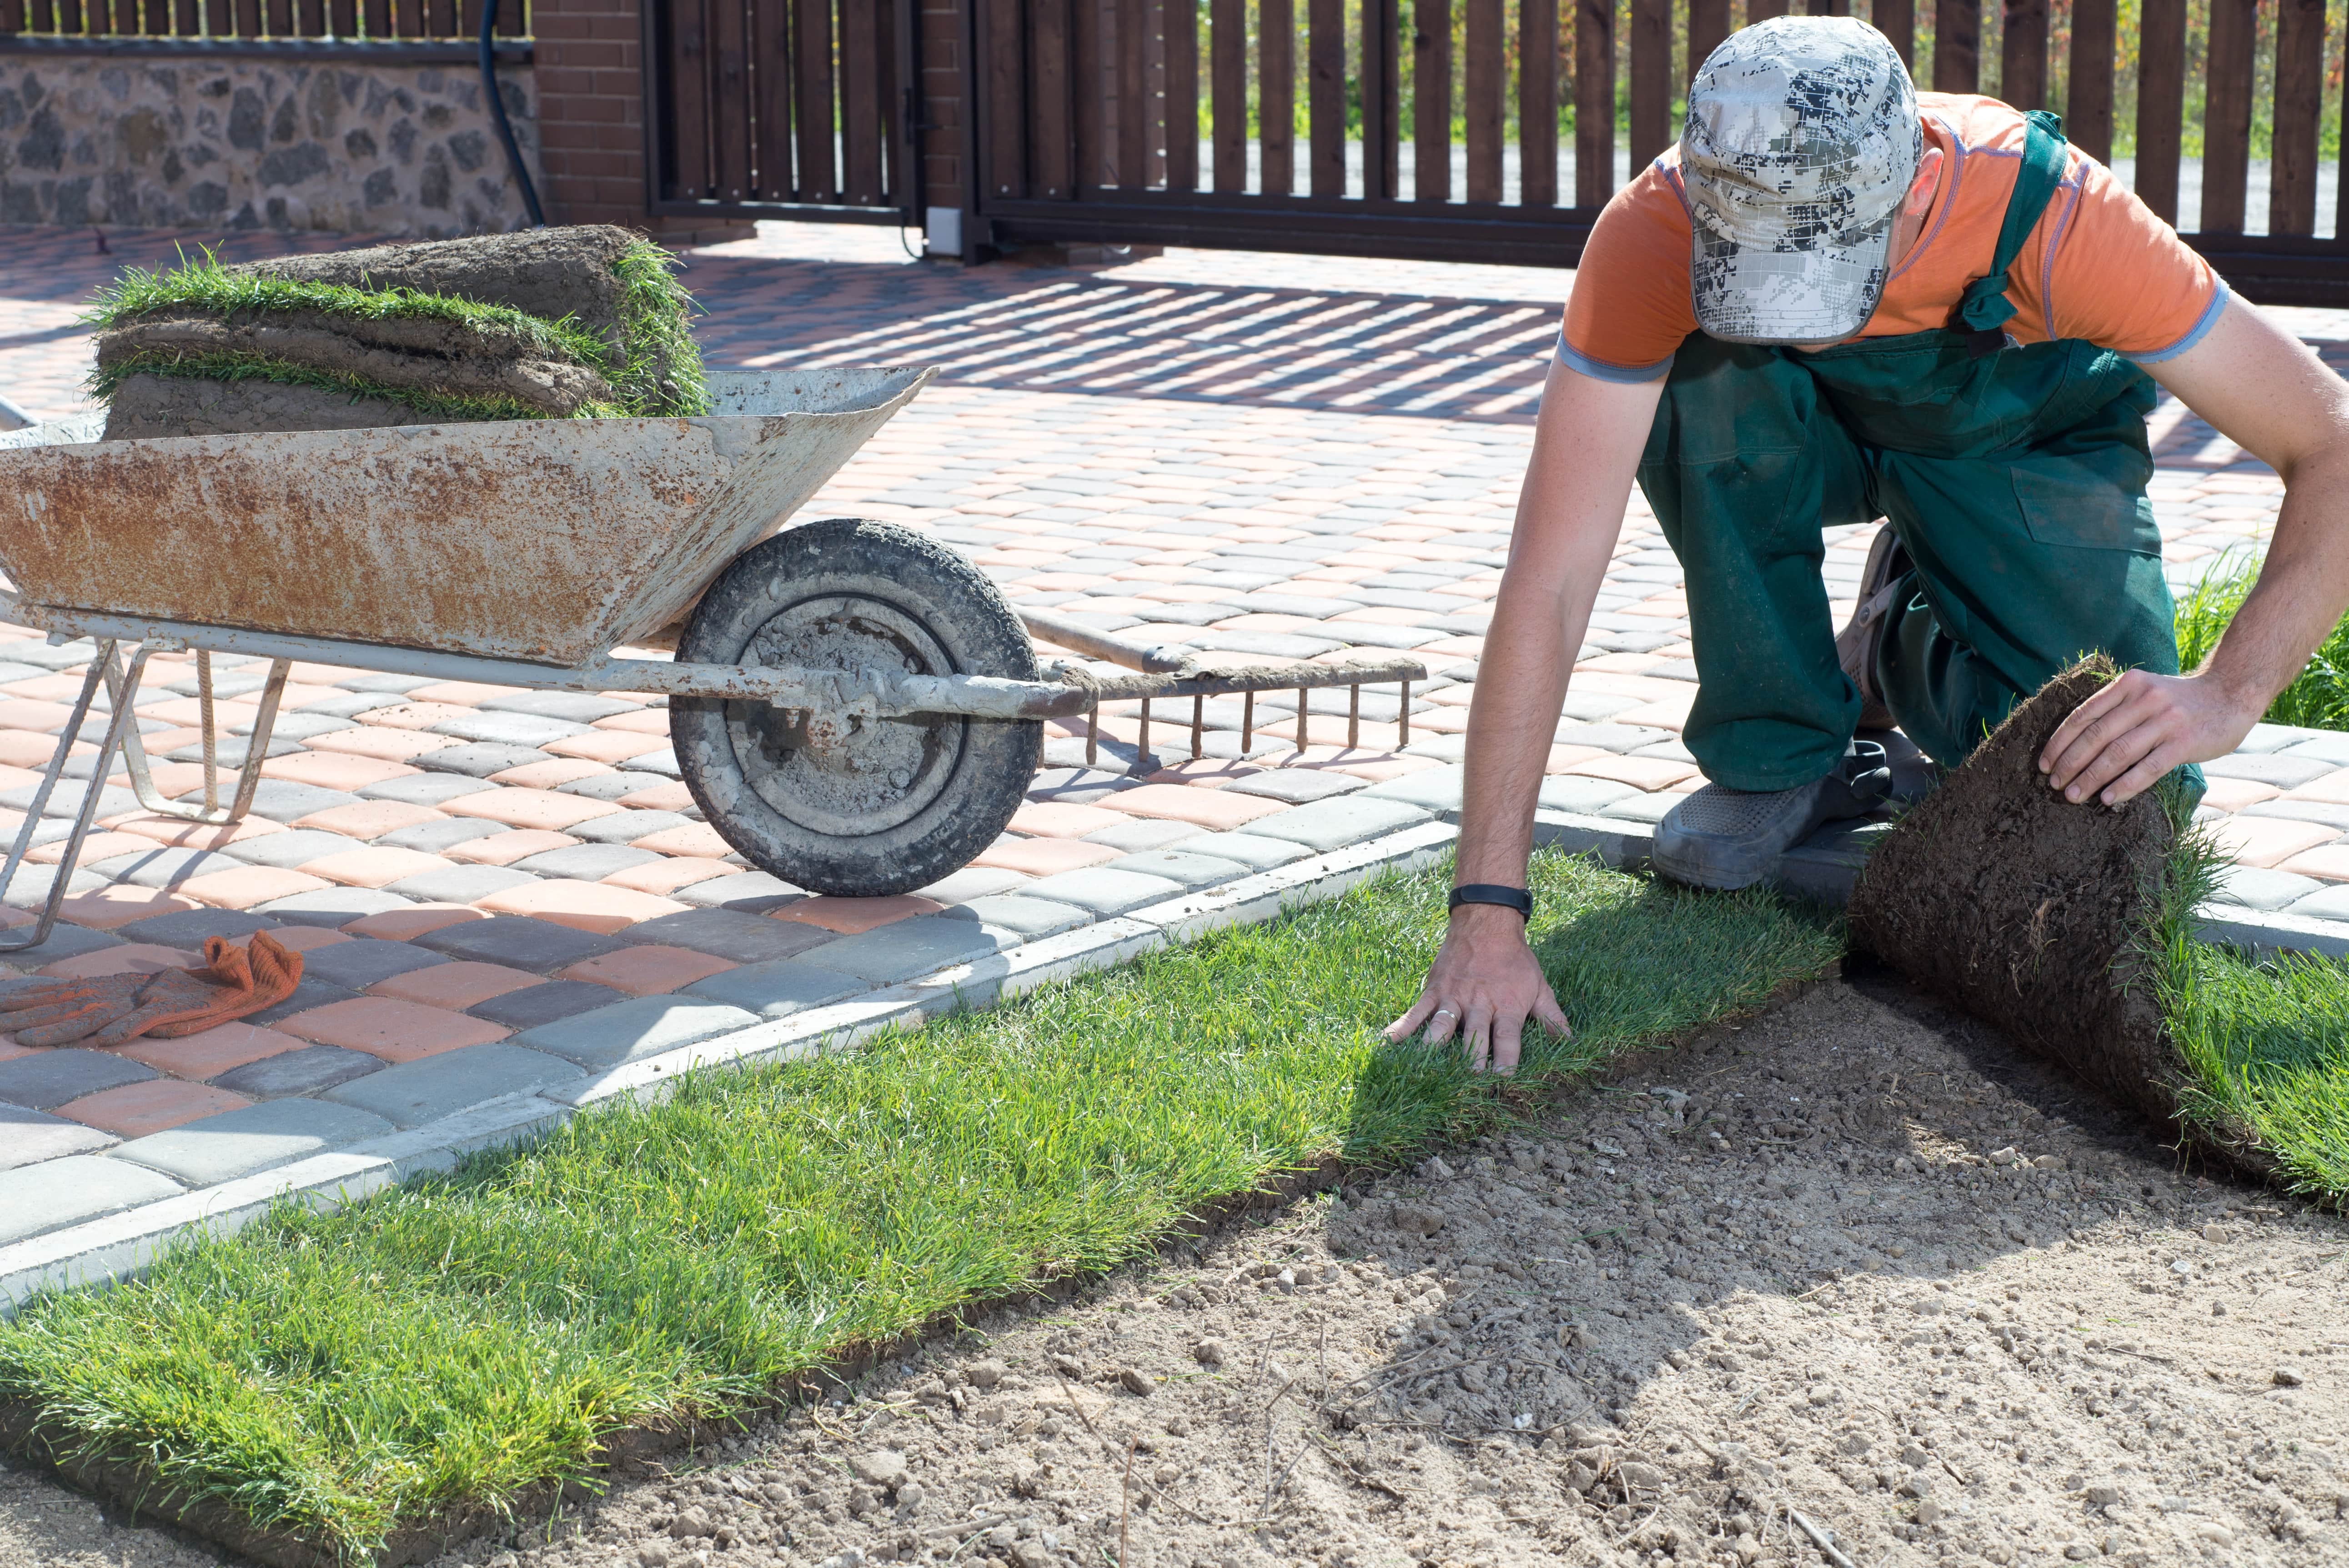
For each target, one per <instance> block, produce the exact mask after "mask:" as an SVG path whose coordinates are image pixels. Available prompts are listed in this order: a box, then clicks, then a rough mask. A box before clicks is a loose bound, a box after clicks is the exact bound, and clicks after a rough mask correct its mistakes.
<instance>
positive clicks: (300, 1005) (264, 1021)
mask: <svg viewBox="0 0 2349 1568" xmlns="http://www.w3.org/2000/svg"><path fill="white" fill-rule="evenodd" d="M356 995H358V992H357V991H356V990H354V989H352V988H351V987H350V986H348V985H334V984H333V983H331V982H329V981H326V980H320V979H318V978H316V977H315V976H314V975H312V974H311V973H310V955H309V954H306V953H305V954H303V955H302V983H301V984H300V985H296V986H295V987H294V994H293V995H291V996H288V997H286V998H285V1000H284V1001H283V1002H280V1003H278V1004H277V1005H276V1006H274V1007H264V1008H262V1009H261V1011H259V1012H257V1013H248V1014H246V1015H245V1016H244V1017H243V1019H242V1020H240V1021H241V1022H243V1023H247V1024H252V1025H255V1026H260V1027H266V1026H269V1025H271V1024H274V1023H276V1022H277V1021H278V1020H279V1019H281V1018H290V1017H292V1016H294V1015H295V1014H296V1013H306V1012H308V1011H309V1010H310V1009H311V1008H313V1007H323V1006H326V1005H327V1004H328V1003H330V1002H347V1001H349V1000H350V999H351V998H352V997H354V996H356Z"/></svg>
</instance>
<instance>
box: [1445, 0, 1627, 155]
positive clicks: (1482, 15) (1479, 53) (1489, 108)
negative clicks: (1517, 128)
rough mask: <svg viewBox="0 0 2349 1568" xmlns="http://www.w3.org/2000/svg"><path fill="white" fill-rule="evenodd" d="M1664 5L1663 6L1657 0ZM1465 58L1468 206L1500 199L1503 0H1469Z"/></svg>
mask: <svg viewBox="0 0 2349 1568" xmlns="http://www.w3.org/2000/svg"><path fill="white" fill-rule="evenodd" d="M1657 3H1659V4H1661V3H1662V0H1657ZM1467 11H1468V15H1467V17H1466V32H1465V36H1464V37H1463V39H1462V44H1463V46H1464V47H1465V48H1466V50H1467V56H1468V57H1467V58H1466V59H1465V60H1464V61H1463V62H1462V64H1463V67H1464V70H1463V73H1462V78H1461V100H1462V101H1461V106H1460V107H1461V110H1462V115H1463V119H1464V120H1465V121H1466V124H1465V128H1464V129H1466V131H1467V140H1468V183H1467V190H1466V194H1467V197H1468V200H1469V201H1499V200H1500V199H1501V122H1502V115H1503V111H1504V109H1505V108H1506V104H1505V103H1504V101H1503V98H1502V96H1501V95H1502V83H1503V82H1504V81H1505V80H1506V77H1507V76H1508V67H1507V65H1506V63H1504V61H1503V60H1502V58H1501V51H1502V47H1503V43H1502V37H1501V0H1467Z"/></svg>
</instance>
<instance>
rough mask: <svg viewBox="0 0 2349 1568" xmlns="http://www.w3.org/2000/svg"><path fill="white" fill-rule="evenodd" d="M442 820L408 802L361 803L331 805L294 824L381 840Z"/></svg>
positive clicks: (358, 837)
mask: <svg viewBox="0 0 2349 1568" xmlns="http://www.w3.org/2000/svg"><path fill="white" fill-rule="evenodd" d="M440 817H441V813H440V812H439V811H436V810H433V809H432V808H431V807H429V806H415V805H410V804H409V802H407V801H405V800H357V801H354V802H353V803H351V804H350V805H347V806H329V807H327V808H326V810H323V811H313V812H311V813H310V814H309V815H308V816H306V817H303V818H301V819H299V820H296V821H295V824H294V825H295V827H297V828H316V829H317V830H319V831H321V832H326V833H340V834H342V835H343V836H344V837H345V838H348V839H379V838H381V837H383V835H384V834H386V833H391V832H397V831H398V830H400V829H402V828H413V827H415V826H416V825H417V824H418V823H419V822H437V821H439V820H440ZM321 874H324V873H321Z"/></svg>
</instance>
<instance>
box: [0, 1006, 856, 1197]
mask: <svg viewBox="0 0 2349 1568" xmlns="http://www.w3.org/2000/svg"><path fill="white" fill-rule="evenodd" d="M843 978H845V976H843ZM850 984H851V985H854V986H855V987H856V988H857V989H858V990H860V991H861V990H863V989H864V982H863V981H861V980H856V981H851V982H850ZM114 1141H115V1137H114V1134H112V1133H110V1132H100V1131H99V1130H98V1129H97V1128H95V1127H84V1126H83V1125H82V1124H81V1123H80V1122H78V1121H67V1119H65V1118H64V1117H61V1116H44V1115H43V1114H42V1113H41V1112H39V1111H37V1110H30V1109H26V1108H25V1107H23V1106H20V1105H0V1171H14V1170H15V1169H16V1167H18V1166H19V1165H37V1164H39V1163H40V1162H41V1161H44V1160H60V1159H63V1158H64V1157H65V1156H67V1155H68V1154H92V1153H95V1152H97V1151H98V1150H101V1149H104V1148H107V1147H108V1146H109V1145H110V1144H112V1143H113V1142H114Z"/></svg>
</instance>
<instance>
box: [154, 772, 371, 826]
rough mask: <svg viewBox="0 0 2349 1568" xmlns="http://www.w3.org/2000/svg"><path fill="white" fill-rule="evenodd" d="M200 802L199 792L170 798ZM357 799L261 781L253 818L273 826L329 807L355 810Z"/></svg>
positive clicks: (332, 791) (343, 792)
mask: <svg viewBox="0 0 2349 1568" xmlns="http://www.w3.org/2000/svg"><path fill="white" fill-rule="evenodd" d="M203 798H204V792H203V791H202V790H201V789H191V790H190V791H188V792H187V793H186V794H184V795H180V796H176V797H174V799H181V800H186V801H190V802H191V803H201V802H202V799H203ZM358 799H359V798H358V797H357V795H354V794H351V793H350V792H348V791H347V790H343V789H319V788H318V787H317V786H316V785H315V784H297V783H295V781H294V780H292V779H263V780H262V781H261V783H260V784H259V785H258V786H257V787H256V788H255V789H254V791H253V814H254V816H256V817H265V818H267V819H268V820H271V821H273V822H292V821H295V820H297V819H300V818H303V817H306V816H308V815H309V814H310V813H311V812H313V811H324V810H327V809H328V808H329V807H333V806H355V805H357V804H358ZM271 836H272V837H274V835H271ZM252 842H258V841H257V840H255V841H252Z"/></svg>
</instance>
